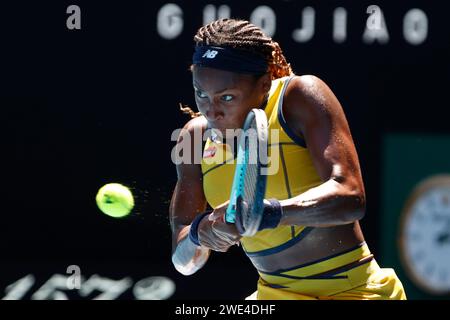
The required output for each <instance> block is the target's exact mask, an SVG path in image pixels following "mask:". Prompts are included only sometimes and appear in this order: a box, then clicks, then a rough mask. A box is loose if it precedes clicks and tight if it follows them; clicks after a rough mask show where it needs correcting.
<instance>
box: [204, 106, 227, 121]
mask: <svg viewBox="0 0 450 320" xmlns="http://www.w3.org/2000/svg"><path fill="white" fill-rule="evenodd" d="M223 117H224V113H223V111H222V110H221V109H220V108H219V107H218V106H217V105H216V104H214V103H210V104H209V105H208V109H207V110H206V119H207V120H208V121H218V120H222V119H223Z"/></svg>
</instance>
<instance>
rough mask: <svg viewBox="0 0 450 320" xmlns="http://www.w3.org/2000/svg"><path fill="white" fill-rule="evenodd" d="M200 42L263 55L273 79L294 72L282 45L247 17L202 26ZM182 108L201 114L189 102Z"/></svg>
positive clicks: (217, 21) (197, 43)
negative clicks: (188, 104)
mask: <svg viewBox="0 0 450 320" xmlns="http://www.w3.org/2000/svg"><path fill="white" fill-rule="evenodd" d="M194 41H195V44H196V45H213V46H218V47H232V48H235V49H241V50H247V51H250V52H252V53H256V54H260V55H262V56H263V57H264V58H265V59H266V61H267V63H268V70H267V72H268V73H270V76H271V78H272V80H274V79H278V78H282V77H285V76H290V75H292V74H293V71H292V69H291V65H290V64H289V63H288V62H287V60H286V57H285V56H284V54H283V51H282V50H281V48H280V45H279V44H278V43H277V42H275V41H273V40H272V38H271V37H268V36H266V35H265V34H264V33H263V31H262V30H261V29H260V28H258V27H257V26H255V25H254V24H251V23H250V22H248V21H246V20H235V19H219V20H216V21H214V22H211V23H209V24H207V25H205V26H203V27H201V28H200V29H199V30H198V31H197V34H196V35H195V36H194ZM180 109H181V110H182V111H183V112H184V113H188V114H190V115H191V117H192V118H194V117H196V116H198V115H200V113H199V112H197V113H196V112H194V111H192V110H191V109H190V108H189V107H188V106H185V107H182V106H180Z"/></svg>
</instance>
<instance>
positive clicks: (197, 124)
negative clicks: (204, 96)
mask: <svg viewBox="0 0 450 320" xmlns="http://www.w3.org/2000/svg"><path fill="white" fill-rule="evenodd" d="M207 125H208V121H207V120H206V118H205V117H204V116H202V115H201V116H198V117H195V118H192V119H191V120H189V121H188V122H186V124H185V125H184V127H183V129H185V130H187V131H189V132H190V133H193V132H194V131H196V130H201V131H204V130H205V129H206V127H207Z"/></svg>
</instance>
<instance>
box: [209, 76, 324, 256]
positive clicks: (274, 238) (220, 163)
mask: <svg viewBox="0 0 450 320" xmlns="http://www.w3.org/2000/svg"><path fill="white" fill-rule="evenodd" d="M290 79H291V77H284V78H280V79H276V80H274V81H272V86H271V89H270V92H269V98H268V102H267V105H266V107H265V109H264V110H265V112H266V115H267V119H268V122H269V125H268V129H269V150H268V152H269V158H270V159H272V160H271V162H270V164H269V171H270V172H271V173H272V174H271V175H269V176H268V177H267V188H266V193H265V198H266V199H269V198H276V199H279V200H283V199H288V198H292V197H294V196H296V195H299V194H301V193H303V192H305V191H307V190H308V189H310V188H313V187H315V186H317V185H319V184H321V183H322V182H321V179H320V177H319V175H318V174H317V171H316V170H315V167H314V164H313V162H312V159H311V156H310V154H309V152H308V150H307V148H306V144H305V141H304V139H303V137H301V136H297V135H295V134H294V133H293V132H292V131H291V130H290V129H289V127H288V126H287V124H286V122H285V120H284V117H283V113H282V105H283V95H284V92H285V90H286V87H287V84H288V83H289V81H290ZM233 160H234V152H233V150H231V147H230V145H229V144H226V143H221V142H216V141H213V140H211V139H210V138H208V139H207V141H206V143H205V147H204V150H203V158H202V164H201V167H202V173H203V190H204V193H205V196H206V200H207V201H208V203H209V205H210V206H211V207H212V208H215V207H216V206H218V205H220V204H222V203H224V202H226V201H228V200H229V197H230V191H231V185H232V182H233V177H234V170H235V161H233ZM304 229H305V227H304V226H286V225H283V226H279V227H277V228H275V229H267V230H262V231H260V232H258V233H256V234H255V235H254V236H252V237H244V238H242V239H241V244H242V246H243V249H244V251H245V252H246V254H247V255H248V256H249V257H251V256H253V255H261V254H262V255H266V254H272V253H276V252H280V251H282V250H284V249H285V248H287V247H290V246H291V245H294V244H295V243H297V242H298V241H300V239H301V238H302V237H303V235H305V234H306V232H302V231H303V230H304ZM305 231H307V230H305Z"/></svg>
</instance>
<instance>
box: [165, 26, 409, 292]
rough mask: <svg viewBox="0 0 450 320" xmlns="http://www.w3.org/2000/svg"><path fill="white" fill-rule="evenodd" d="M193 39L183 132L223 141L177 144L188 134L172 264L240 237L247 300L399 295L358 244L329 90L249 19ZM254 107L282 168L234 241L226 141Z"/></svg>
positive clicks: (338, 118) (347, 160)
mask: <svg viewBox="0 0 450 320" xmlns="http://www.w3.org/2000/svg"><path fill="white" fill-rule="evenodd" d="M194 41H195V44H196V46H195V52H194V55H193V64H192V76H193V87H194V92H195V100H196V104H197V108H198V111H199V112H197V113H196V112H194V111H192V110H191V109H190V108H188V107H186V108H183V110H184V111H187V112H189V113H190V114H191V116H192V119H191V120H190V121H189V122H188V123H187V124H186V125H185V127H184V129H185V132H187V134H188V135H190V137H193V136H195V133H196V132H197V136H199V135H198V132H200V133H203V132H205V131H207V130H208V129H214V130H216V131H215V132H218V133H221V135H222V137H223V138H224V139H217V138H215V137H214V136H213V135H211V136H209V137H208V139H207V140H206V142H205V143H204V145H202V144H201V143H198V139H197V140H196V139H190V140H185V141H183V140H184V139H186V134H182V135H180V138H179V140H178V144H182V143H186V141H189V147H190V149H189V150H188V151H190V154H189V157H188V158H189V159H188V160H186V157H185V158H184V159H185V160H183V161H182V162H181V163H180V164H178V165H177V173H178V181H177V184H176V187H175V190H174V193H173V196H172V200H171V205H170V218H171V226H172V232H173V254H172V262H173V264H174V266H175V268H176V269H177V270H178V271H179V272H181V273H182V274H184V275H190V274H193V273H194V272H196V271H197V270H199V269H200V268H202V266H203V265H204V264H205V263H206V261H207V259H208V257H209V254H210V250H214V251H220V252H225V251H227V250H228V249H229V248H230V246H232V245H234V244H237V243H238V242H240V243H241V245H242V248H243V250H244V251H245V253H246V254H247V256H248V257H249V259H250V260H251V262H252V263H253V265H254V267H255V268H256V270H257V272H258V273H259V276H260V277H259V281H258V283H257V291H256V292H255V293H253V294H252V295H250V296H249V297H248V299H261V300H267V299H290V300H293V299H300V300H301V299H406V295H405V292H404V289H403V286H402V284H401V282H400V280H399V279H398V278H397V276H396V274H395V272H394V270H392V269H385V268H380V267H379V266H378V264H377V262H376V260H375V259H374V256H373V255H372V254H371V253H370V251H369V248H368V246H367V244H366V243H365V241H364V236H363V234H362V232H361V229H360V226H359V222H358V220H360V219H361V218H363V216H364V212H365V191H364V184H363V179H362V176H361V170H360V166H359V161H358V156H357V152H356V150H355V146H354V143H353V140H352V136H351V133H350V129H349V126H348V123H347V120H346V117H345V115H344V112H343V109H342V107H341V105H340V103H339V101H338V99H337V98H336V97H335V95H334V94H333V92H332V91H331V90H330V88H329V87H328V86H327V85H326V84H325V83H324V82H323V81H322V80H320V79H319V78H317V77H315V76H311V75H305V76H297V75H294V73H293V71H292V69H291V67H290V64H289V63H288V62H287V61H286V58H285V57H284V55H283V53H282V50H281V48H280V46H279V45H278V43H276V42H274V41H273V40H272V39H271V38H270V37H267V36H266V35H265V34H264V33H263V32H262V30H261V29H260V28H258V27H256V26H255V25H253V24H251V23H249V22H248V21H243V20H234V19H220V20H217V21H214V22H212V23H210V24H208V25H206V26H204V27H202V28H200V29H199V30H198V32H197V34H196V35H195V37H194ZM255 107H257V108H260V109H263V110H264V111H265V113H266V115H267V119H268V128H269V131H273V130H275V131H277V132H278V139H277V141H271V140H270V138H269V149H270V152H271V155H272V156H273V155H276V157H277V158H276V160H277V161H278V162H279V166H278V170H276V172H275V173H273V174H271V175H270V176H268V178H267V188H266V193H265V198H266V199H271V200H270V201H266V200H265V208H264V215H263V218H262V222H261V226H260V228H259V231H258V232H257V233H256V234H255V235H254V236H251V237H241V236H240V234H239V232H238V231H237V229H236V227H235V225H233V224H227V223H225V222H224V219H223V216H224V214H225V210H226V208H227V201H228V200H229V197H230V188H231V185H232V182H233V176H234V169H235V163H234V162H233V161H232V160H233V159H234V157H235V150H233V149H234V148H233V147H232V144H230V143H228V142H229V139H228V140H227V139H226V138H227V129H237V128H241V127H242V125H243V122H244V120H245V118H246V115H247V114H248V113H249V111H250V110H251V109H252V108H255ZM200 136H201V135H200ZM219 136H220V135H219ZM227 141H228V142H227ZM188 153H189V152H188ZM196 158H198V159H201V161H197V163H196V161H195V159H196ZM230 160H231V161H230ZM272 160H273V159H272ZM274 199H276V200H274ZM207 204H209V205H210V206H211V207H212V208H213V209H214V210H213V212H212V213H210V214H205V213H204V211H205V209H206V207H207Z"/></svg>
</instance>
